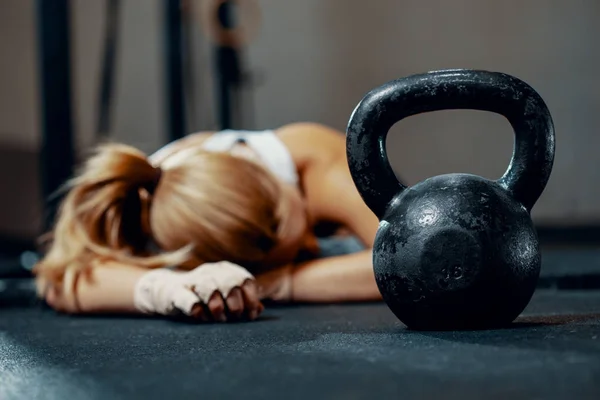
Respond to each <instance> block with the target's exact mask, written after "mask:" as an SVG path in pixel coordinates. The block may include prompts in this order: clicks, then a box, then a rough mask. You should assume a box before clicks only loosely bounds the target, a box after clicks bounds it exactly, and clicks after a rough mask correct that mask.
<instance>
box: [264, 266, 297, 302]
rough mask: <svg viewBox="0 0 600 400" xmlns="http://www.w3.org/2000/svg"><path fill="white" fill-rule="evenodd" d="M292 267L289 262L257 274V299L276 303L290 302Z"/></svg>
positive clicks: (291, 295) (291, 296)
mask: <svg viewBox="0 0 600 400" xmlns="http://www.w3.org/2000/svg"><path fill="white" fill-rule="evenodd" d="M293 268H294V267H293V265H292V264H289V265H286V266H283V267H280V268H277V269H273V270H271V271H268V272H265V273H262V274H260V275H257V276H256V282H257V284H258V297H259V299H261V300H271V301H274V302H278V303H288V302H291V301H292V300H293V287H292V272H293Z"/></svg>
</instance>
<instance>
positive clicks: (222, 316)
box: [219, 315, 227, 322]
mask: <svg viewBox="0 0 600 400" xmlns="http://www.w3.org/2000/svg"><path fill="white" fill-rule="evenodd" d="M219 321H220V322H227V317H226V316H225V315H220V316H219Z"/></svg>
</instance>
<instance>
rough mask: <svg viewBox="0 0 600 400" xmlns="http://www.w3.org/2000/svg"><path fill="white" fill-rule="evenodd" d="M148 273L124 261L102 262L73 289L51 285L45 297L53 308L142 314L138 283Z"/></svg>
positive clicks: (74, 311) (73, 310) (83, 275)
mask: <svg viewBox="0 0 600 400" xmlns="http://www.w3.org/2000/svg"><path fill="white" fill-rule="evenodd" d="M147 272H148V270H147V269H143V268H139V267H134V266H128V265H123V264H116V263H106V264H101V265H97V266H95V267H93V268H91V269H90V271H89V273H87V272H86V273H84V274H81V276H80V277H79V278H78V279H77V281H76V282H75V284H74V285H73V286H74V287H73V290H65V289H66V288H58V287H53V286H48V287H47V288H46V290H45V296H44V297H45V299H46V302H47V303H48V304H49V305H50V306H51V307H52V308H54V309H56V310H58V311H62V312H67V313H117V314H119V313H127V314H132V313H140V311H138V310H137V309H136V307H135V305H134V291H135V285H136V284H137V282H138V280H139V279H140V278H141V277H142V275H144V274H145V273H147ZM40 284H41V285H44V283H43V282H41V283H40Z"/></svg>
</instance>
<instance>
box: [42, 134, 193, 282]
mask: <svg viewBox="0 0 600 400" xmlns="http://www.w3.org/2000/svg"><path fill="white" fill-rule="evenodd" d="M161 176H162V171H161V169H160V168H158V167H154V166H152V165H151V164H150V162H149V161H148V159H147V157H146V156H145V154H143V153H142V152H140V151H138V150H136V149H135V148H133V147H130V146H127V145H121V144H108V145H103V146H100V147H99V148H98V149H97V151H96V153H95V154H94V155H93V156H92V157H91V158H90V159H89V160H88V161H87V162H86V163H85V165H84V166H83V169H82V171H81V173H79V174H78V175H77V176H76V177H75V178H74V179H72V180H71V181H69V182H68V183H67V185H66V187H65V189H66V190H67V195H66V197H65V199H64V200H63V202H62V204H61V206H60V209H59V211H58V214H57V221H56V224H55V227H54V229H53V231H52V232H51V233H50V234H48V235H47V236H46V238H45V240H44V241H45V242H46V244H47V245H48V252H47V254H46V255H45V257H44V258H43V259H42V260H41V261H40V262H39V263H38V265H37V266H36V268H35V272H36V273H37V274H38V275H40V276H42V277H43V278H44V279H46V280H47V281H49V282H53V283H59V282H63V281H64V280H65V275H67V274H73V277H75V278H76V277H77V276H78V274H79V273H80V272H82V271H84V270H85V269H86V268H88V267H90V266H92V263H93V262H97V261H109V260H111V261H117V262H121V263H127V264H132V265H139V266H143V267H145V268H159V267H163V266H165V265H168V264H179V263H181V262H184V261H185V260H186V259H187V258H189V254H188V253H189V249H185V248H184V249H181V250H178V251H174V252H171V253H166V254H160V255H152V254H151V251H150V249H149V246H151V245H152V242H153V235H152V232H151V226H150V206H151V202H152V198H153V196H154V194H155V192H156V190H157V188H158V187H159V186H160V182H161ZM71 280H72V279H69V281H71ZM73 282H74V281H73Z"/></svg>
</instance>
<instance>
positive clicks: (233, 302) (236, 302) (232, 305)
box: [226, 287, 244, 319]
mask: <svg viewBox="0 0 600 400" xmlns="http://www.w3.org/2000/svg"><path fill="white" fill-rule="evenodd" d="M226 303H227V304H226V305H227V314H228V316H229V317H232V318H234V319H239V318H240V317H241V316H242V314H243V313H244V297H243V296H242V289H240V288H239V287H236V288H233V289H232V290H231V292H230V293H229V296H227V302H226Z"/></svg>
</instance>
